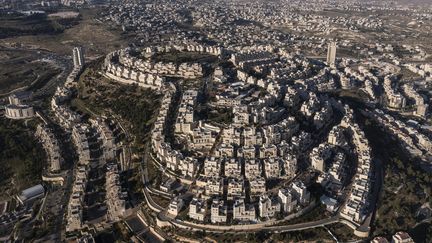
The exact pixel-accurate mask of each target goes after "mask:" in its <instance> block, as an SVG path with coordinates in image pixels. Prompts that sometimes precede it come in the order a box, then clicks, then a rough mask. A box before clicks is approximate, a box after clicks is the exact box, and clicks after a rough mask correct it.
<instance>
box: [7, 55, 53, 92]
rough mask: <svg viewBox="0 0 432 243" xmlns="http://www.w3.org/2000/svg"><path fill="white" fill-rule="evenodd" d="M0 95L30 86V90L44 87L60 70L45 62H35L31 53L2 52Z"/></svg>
mask: <svg viewBox="0 0 432 243" xmlns="http://www.w3.org/2000/svg"><path fill="white" fill-rule="evenodd" d="M0 58H1V60H0V93H3V94H4V93H7V92H10V91H12V90H14V89H17V88H19V87H23V86H26V85H28V86H29V87H28V89H38V88H41V87H43V86H44V84H45V83H46V82H47V81H49V80H50V79H51V78H52V77H54V76H55V75H57V74H59V73H60V70H59V69H57V68H54V67H53V66H51V65H47V63H45V62H39V61H35V60H36V59H37V57H36V56H34V55H32V54H30V53H29V52H18V53H14V52H11V51H0Z"/></svg>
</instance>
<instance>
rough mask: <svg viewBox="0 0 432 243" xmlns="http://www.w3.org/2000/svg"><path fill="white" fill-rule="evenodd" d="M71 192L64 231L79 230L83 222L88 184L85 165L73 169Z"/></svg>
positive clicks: (82, 226)
mask: <svg viewBox="0 0 432 243" xmlns="http://www.w3.org/2000/svg"><path fill="white" fill-rule="evenodd" d="M74 177H75V178H74V182H73V185H72V192H71V195H70V198H69V203H68V205H67V212H66V215H67V217H66V231H67V232H72V231H77V230H81V229H82V228H84V226H85V224H84V222H83V210H84V203H85V202H84V197H85V191H86V188H87V183H88V168H87V166H86V165H78V166H77V168H76V169H75V175H74Z"/></svg>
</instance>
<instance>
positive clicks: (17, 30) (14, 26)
mask: <svg viewBox="0 0 432 243" xmlns="http://www.w3.org/2000/svg"><path fill="white" fill-rule="evenodd" d="M78 21H79V19H75V18H72V19H69V18H68V19H57V18H56V19H51V18H48V17H47V16H46V15H45V14H35V15H31V16H25V15H4V16H1V18H0V23H1V24H0V38H7V37H14V36H22V35H39V34H59V33H62V32H63V31H64V30H65V29H67V28H69V27H71V26H73V25H75V24H77V22H78Z"/></svg>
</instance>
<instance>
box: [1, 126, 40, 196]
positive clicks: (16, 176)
mask: <svg viewBox="0 0 432 243" xmlns="http://www.w3.org/2000/svg"><path fill="white" fill-rule="evenodd" d="M35 127H36V125H35V123H34V122H28V124H27V125H26V123H25V122H24V121H13V120H8V119H6V118H0V148H1V149H0V165H1V166H0V189H1V190H2V191H3V192H4V193H3V194H2V196H0V198H1V197H4V196H8V195H9V196H10V195H13V194H16V193H17V192H19V191H20V190H22V189H25V188H27V187H30V186H33V185H35V184H37V183H40V181H41V175H42V170H43V167H44V165H45V161H46V157H45V153H44V150H43V148H42V146H41V144H39V143H38V141H37V140H36V138H35V137H34V135H33V133H34V131H35V129H36V128H35Z"/></svg>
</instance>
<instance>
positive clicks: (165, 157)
mask: <svg viewBox="0 0 432 243" xmlns="http://www.w3.org/2000/svg"><path fill="white" fill-rule="evenodd" d="M175 92H176V88H175V86H174V85H172V84H171V85H166V86H165V92H164V96H163V98H162V103H161V107H160V108H159V113H158V115H157V118H156V121H155V124H154V127H153V130H152V150H153V152H154V153H155V154H156V158H157V159H159V160H160V161H162V162H163V163H165V164H166V167H167V169H169V170H171V171H174V172H180V174H181V175H182V176H184V177H192V176H194V175H195V173H196V169H197V166H198V160H197V159H196V158H193V157H187V156H184V155H183V154H182V153H180V152H179V151H177V150H175V149H173V148H172V147H171V144H170V143H168V142H166V140H165V133H164V130H165V129H166V120H167V117H168V116H169V115H170V114H169V111H170V110H171V109H170V108H171V100H172V99H173V95H174V94H175Z"/></svg>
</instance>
